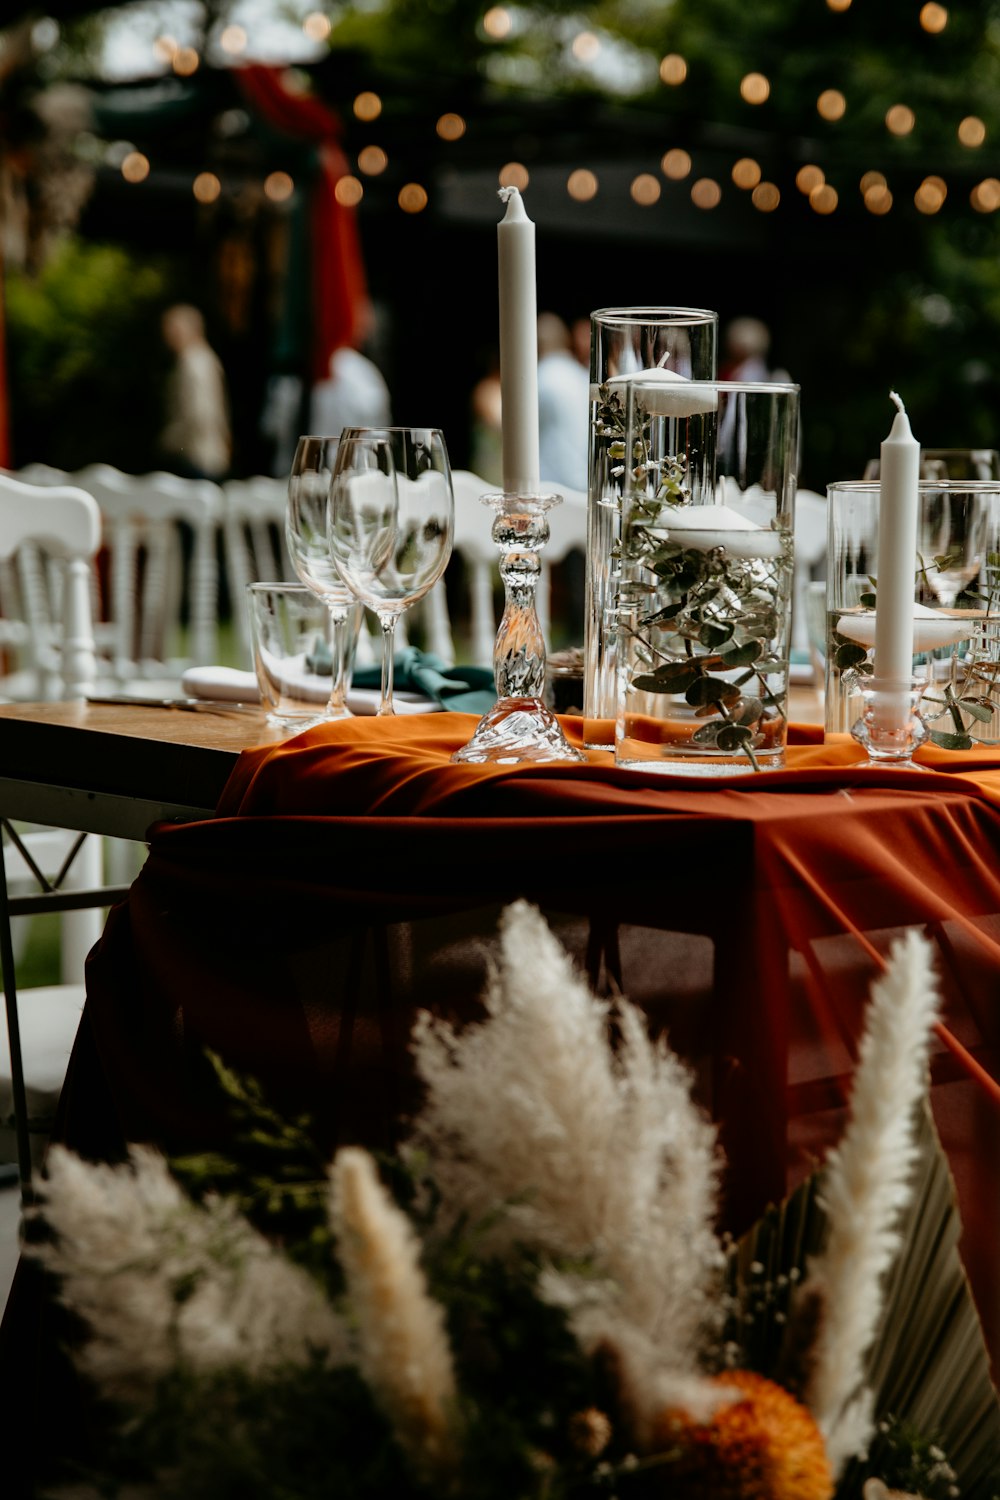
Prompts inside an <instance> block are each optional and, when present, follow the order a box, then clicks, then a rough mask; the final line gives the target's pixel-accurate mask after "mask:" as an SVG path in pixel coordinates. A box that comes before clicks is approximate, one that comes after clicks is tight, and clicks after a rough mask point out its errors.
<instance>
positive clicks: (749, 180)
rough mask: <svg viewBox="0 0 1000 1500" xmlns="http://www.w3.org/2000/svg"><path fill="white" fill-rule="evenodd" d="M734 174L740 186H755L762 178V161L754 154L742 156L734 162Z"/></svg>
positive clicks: (737, 184) (736, 182) (734, 179)
mask: <svg viewBox="0 0 1000 1500" xmlns="http://www.w3.org/2000/svg"><path fill="white" fill-rule="evenodd" d="M732 176H733V181H734V182H735V184H736V186H737V187H738V188H755V187H756V186H757V184H758V182H759V181H760V179H761V170H760V163H759V162H755V161H754V159H753V157H752V156H741V157H740V159H739V161H738V162H735V163H734V164H733V173H732Z"/></svg>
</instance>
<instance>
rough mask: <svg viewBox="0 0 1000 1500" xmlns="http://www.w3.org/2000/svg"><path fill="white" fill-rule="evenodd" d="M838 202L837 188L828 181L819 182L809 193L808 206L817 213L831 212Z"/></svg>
mask: <svg viewBox="0 0 1000 1500" xmlns="http://www.w3.org/2000/svg"><path fill="white" fill-rule="evenodd" d="M839 202H840V199H839V197H838V196H837V189H836V188H835V187H831V186H830V184H829V183H828V182H823V183H820V185H819V186H818V187H814V188H813V190H812V192H811V193H810V194H809V207H810V208H811V209H812V210H813V211H814V212H815V213H818V214H832V213H833V211H834V210H835V209H836V207H837V204H838V203H839Z"/></svg>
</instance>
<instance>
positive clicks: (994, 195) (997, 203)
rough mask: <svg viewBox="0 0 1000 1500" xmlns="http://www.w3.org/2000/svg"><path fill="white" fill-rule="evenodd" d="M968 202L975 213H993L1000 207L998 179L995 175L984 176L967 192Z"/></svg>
mask: <svg viewBox="0 0 1000 1500" xmlns="http://www.w3.org/2000/svg"><path fill="white" fill-rule="evenodd" d="M969 202H970V203H971V204H972V206H973V208H974V209H975V210H976V213H977V214H993V213H996V211H997V209H998V208H1000V181H998V180H997V179H996V178H995V177H984V178H983V180H982V182H977V183H976V186H975V187H974V188H973V189H972V192H971V193H970V194H969Z"/></svg>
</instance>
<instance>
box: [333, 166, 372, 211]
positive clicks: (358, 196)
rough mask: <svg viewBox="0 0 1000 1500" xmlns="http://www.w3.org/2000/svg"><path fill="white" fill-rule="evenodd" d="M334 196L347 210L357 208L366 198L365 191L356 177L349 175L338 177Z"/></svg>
mask: <svg viewBox="0 0 1000 1500" xmlns="http://www.w3.org/2000/svg"><path fill="white" fill-rule="evenodd" d="M333 196H334V197H335V198H336V200H337V202H338V203H342V204H343V206H344V207H345V208H356V207H357V205H358V204H359V203H360V202H361V200H362V198H363V197H364V196H365V190H364V188H363V186H362V185H361V183H360V182H359V181H358V179H357V178H356V177H352V176H350V174H348V175H346V176H344V177H338V179H337V182H336V184H335V186H334V189H333Z"/></svg>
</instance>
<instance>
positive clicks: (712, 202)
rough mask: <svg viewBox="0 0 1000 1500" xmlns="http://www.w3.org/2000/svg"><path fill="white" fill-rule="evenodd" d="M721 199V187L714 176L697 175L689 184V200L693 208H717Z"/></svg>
mask: <svg viewBox="0 0 1000 1500" xmlns="http://www.w3.org/2000/svg"><path fill="white" fill-rule="evenodd" d="M721 201H722V189H721V188H720V186H719V184H718V183H717V182H716V181H715V179H714V177H699V178H698V181H697V182H693V183H692V184H691V202H692V203H693V204H694V206H695V208H704V209H709V208H717V207H718V206H719V204H720V203H721Z"/></svg>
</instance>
